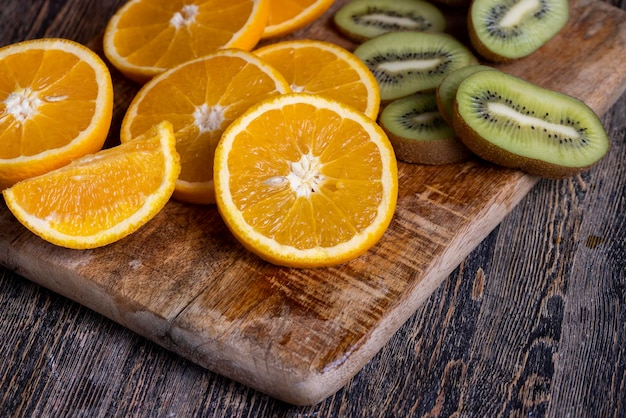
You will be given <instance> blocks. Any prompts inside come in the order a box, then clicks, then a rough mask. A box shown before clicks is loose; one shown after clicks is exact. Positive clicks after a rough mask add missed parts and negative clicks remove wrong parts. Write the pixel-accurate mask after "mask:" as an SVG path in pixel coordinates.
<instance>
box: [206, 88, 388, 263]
mask: <svg viewBox="0 0 626 418" xmlns="http://www.w3.org/2000/svg"><path fill="white" fill-rule="evenodd" d="M214 171H215V175H214V177H215V191H216V198H217V208H218V210H219V212H220V214H221V215H222V218H223V219H224V222H225V223H226V225H227V226H228V228H229V229H230V230H231V231H232V233H233V235H234V236H235V237H236V238H237V239H238V240H239V241H240V242H241V243H242V245H243V246H244V247H246V248H248V249H249V250H250V251H252V252H254V253H256V254H257V255H259V256H260V257H261V258H263V259H265V260H267V261H269V262H271V263H274V264H277V265H283V266H289V267H321V266H330V265H334V264H339V263H343V262H346V261H348V260H351V259H353V258H355V257H357V256H359V255H360V254H362V253H364V252H365V251H367V250H368V249H369V248H371V247H372V246H373V245H374V244H375V243H376V242H378V240H379V239H380V238H381V237H382V235H383V233H384V232H385V231H386V229H387V227H388V226H389V223H390V222H391V219H392V216H393V213H394V210H395V206H396V200H397V194H398V171H397V166H396V158H395V155H394V153H393V149H392V147H391V144H390V142H389V140H388V139H387V137H386V136H385V133H384V132H383V131H382V129H381V128H380V127H379V126H378V125H377V124H376V123H375V122H374V121H373V120H372V119H370V118H368V117H366V116H365V115H364V114H363V113H361V112H358V111H356V110H354V109H353V108H352V107H349V106H346V105H344V104H342V103H340V102H338V101H336V100H331V99H327V98H324V97H322V96H318V95H311V94H308V93H292V94H286V95H282V96H278V97H273V98H270V99H266V100H264V101H262V102H260V103H259V104H257V105H255V106H253V107H252V108H251V109H249V110H248V111H247V112H245V113H244V114H243V115H242V116H241V117H239V118H238V119H237V120H235V121H234V122H233V123H232V124H231V125H230V126H229V127H228V129H227V130H226V131H225V132H224V135H223V137H222V140H221V141H220V143H219V145H218V147H217V150H216V152H215V166H214Z"/></svg>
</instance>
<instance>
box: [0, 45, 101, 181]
mask: <svg viewBox="0 0 626 418" xmlns="http://www.w3.org/2000/svg"><path fill="white" fill-rule="evenodd" d="M0 74H1V75H0V189H4V188H6V187H10V186H12V185H13V184H15V183H16V182H18V181H20V180H24V179H27V178H29V177H33V176H36V175H39V174H43V173H45V172H47V171H50V170H53V169H55V168H58V167H61V166H63V165H65V164H67V163H69V162H70V161H72V160H73V159H75V158H78V157H80V156H83V155H85V154H88V153H93V152H96V151H98V150H100V149H101V148H102V146H103V144H104V141H105V140H106V136H107V134H108V131H109V127H110V124H111V117H112V112H113V86H112V83H111V75H110V74H109V70H108V68H107V67H106V65H105V63H104V62H103V61H102V60H101V59H100V58H99V57H98V56H97V55H96V54H95V53H94V52H92V51H91V50H90V49H89V48H87V47H85V46H83V45H81V44H78V43H76V42H73V41H68V40H65V39H53V38H48V39H37V40H31V41H25V42H20V43H16V44H13V45H9V46H5V47H3V48H0Z"/></svg>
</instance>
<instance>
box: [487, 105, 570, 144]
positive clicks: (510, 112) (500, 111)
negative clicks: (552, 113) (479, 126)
mask: <svg viewBox="0 0 626 418" xmlns="http://www.w3.org/2000/svg"><path fill="white" fill-rule="evenodd" d="M487 109H488V110H489V113H490V114H492V115H497V116H502V117H505V118H508V119H510V120H514V121H516V122H518V123H519V124H520V125H524V126H528V127H531V128H534V129H543V130H544V131H549V132H556V133H558V134H559V135H562V136H565V137H568V138H580V135H579V134H578V131H576V129H574V128H572V127H571V126H563V125H559V124H558V123H552V122H547V121H545V120H543V119H539V118H536V117H534V116H528V115H524V114H522V113H520V112H518V111H516V110H515V109H511V108H510V107H509V106H507V105H505V104H503V103H488V104H487Z"/></svg>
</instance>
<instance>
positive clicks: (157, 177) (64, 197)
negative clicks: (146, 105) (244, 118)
mask: <svg viewBox="0 0 626 418" xmlns="http://www.w3.org/2000/svg"><path fill="white" fill-rule="evenodd" d="M179 170H180V162H179V160H178V155H177V154H176V149H175V139H174V133H173V131H172V127H171V124H169V123H168V122H164V123H161V124H160V125H158V126H156V127H154V128H153V129H151V130H150V131H148V132H147V133H146V134H145V135H144V136H141V137H140V138H137V139H136V140H134V141H132V142H128V143H126V144H122V145H118V146H117V147H113V148H109V149H105V150H102V151H99V152H98V153H96V154H93V155H88V156H85V157H82V158H80V159H77V160H75V161H73V162H72V163H71V164H69V165H66V166H65V167H62V168H59V169H57V170H53V171H51V172H48V173H46V174H43V175H41V176H38V177H34V178H31V179H28V180H24V181H22V182H19V183H17V184H16V185H14V186H13V187H11V188H8V189H5V190H4V191H3V194H4V199H5V201H6V203H7V206H8V207H9V209H10V210H11V212H13V214H14V215H15V217H16V218H17V219H18V220H19V221H20V222H21V223H22V224H23V225H24V226H26V227H27V228H28V229H30V230H31V231H32V232H33V233H35V234H36V235H39V236H40V237H41V238H43V239H44V240H46V241H49V242H51V243H53V244H56V245H59V246H63V247H67V248H74V249H85V248H95V247H101V246H104V245H107V244H110V243H112V242H114V241H117V240H119V239H121V238H123V237H125V236H127V235H129V234H130V233H132V232H134V231H135V230H137V229H138V228H139V227H141V226H142V225H144V224H145V223H146V222H148V221H149V220H150V219H152V218H153V217H154V216H155V215H156V214H157V213H158V212H159V211H160V210H161V209H162V208H163V206H165V203H167V201H168V199H169V197H170V195H171V194H172V191H173V190H174V181H175V180H176V176H177V175H178V172H179Z"/></svg>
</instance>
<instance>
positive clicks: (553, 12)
mask: <svg viewBox="0 0 626 418" xmlns="http://www.w3.org/2000/svg"><path fill="white" fill-rule="evenodd" d="M568 18H569V2H568V0H474V1H473V2H472V4H471V6H470V10H469V13H468V27H469V35H470V41H471V44H472V46H473V47H474V48H475V49H476V50H477V51H478V53H479V55H481V56H483V57H484V58H486V59H488V60H491V61H494V62H507V61H512V60H515V59H518V58H521V57H525V56H527V55H530V54H531V53H533V52H534V51H536V50H537V49H539V48H540V47H541V46H543V45H544V44H545V43H546V42H548V41H549V40H550V39H552V38H553V37H554V36H555V35H556V34H557V33H558V32H559V31H560V30H561V29H563V27H564V26H565V24H566V23H567V20H568Z"/></svg>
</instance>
